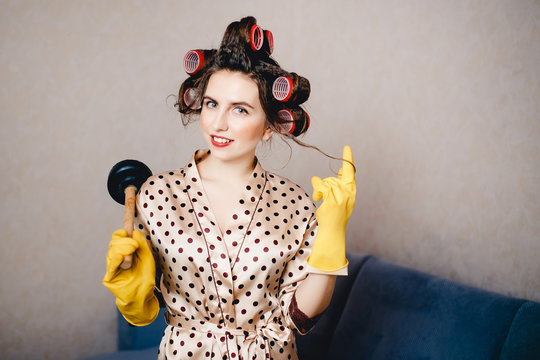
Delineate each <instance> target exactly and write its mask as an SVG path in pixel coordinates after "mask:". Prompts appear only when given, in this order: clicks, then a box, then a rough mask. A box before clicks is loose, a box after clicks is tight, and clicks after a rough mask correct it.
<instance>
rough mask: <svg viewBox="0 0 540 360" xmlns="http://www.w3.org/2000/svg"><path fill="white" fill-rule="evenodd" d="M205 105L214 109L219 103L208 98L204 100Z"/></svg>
mask: <svg viewBox="0 0 540 360" xmlns="http://www.w3.org/2000/svg"><path fill="white" fill-rule="evenodd" d="M204 106H205V107H207V108H209V109H214V108H215V107H217V104H216V102H215V101H214V100H206V101H205V102H204Z"/></svg>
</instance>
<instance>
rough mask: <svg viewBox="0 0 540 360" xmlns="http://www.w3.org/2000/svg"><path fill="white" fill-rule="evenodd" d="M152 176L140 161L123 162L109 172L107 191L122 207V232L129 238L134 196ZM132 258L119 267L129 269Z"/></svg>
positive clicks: (125, 260)
mask: <svg viewBox="0 0 540 360" xmlns="http://www.w3.org/2000/svg"><path fill="white" fill-rule="evenodd" d="M150 176H152V171H150V169H149V168H148V166H146V165H145V164H143V163H142V162H140V161H137V160H123V161H120V162H119V163H117V164H116V165H114V166H113V167H112V169H111V171H110V172H109V178H108V179H107V189H108V190H109V194H110V195H111V197H112V198H113V199H114V200H115V201H116V202H118V203H120V204H122V205H124V230H126V231H127V233H128V235H129V236H131V234H132V233H133V222H134V217H135V195H136V194H137V191H138V190H139V189H140V188H141V185H142V184H143V183H144V182H145V181H146V179H148V178H149V177H150ZM132 262H133V257H132V256H131V255H129V256H126V257H124V261H123V262H122V264H121V265H120V267H121V268H122V269H129V268H130V267H131V263H132Z"/></svg>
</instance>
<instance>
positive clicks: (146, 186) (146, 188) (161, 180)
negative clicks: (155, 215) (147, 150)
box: [139, 169, 185, 197]
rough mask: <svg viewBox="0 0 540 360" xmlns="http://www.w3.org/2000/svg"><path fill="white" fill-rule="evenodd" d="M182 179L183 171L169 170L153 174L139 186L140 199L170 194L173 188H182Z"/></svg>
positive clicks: (183, 176)
mask: <svg viewBox="0 0 540 360" xmlns="http://www.w3.org/2000/svg"><path fill="white" fill-rule="evenodd" d="M184 178H185V173H184V169H176V170H170V171H165V172H162V173H159V174H155V175H152V176H150V177H149V178H148V179H146V181H145V182H144V183H143V184H142V185H141V188H140V191H139V193H140V195H141V197H148V196H156V195H158V194H159V195H161V194H163V193H165V192H170V190H171V189H173V188H175V189H176V190H178V187H179V186H183V184H184Z"/></svg>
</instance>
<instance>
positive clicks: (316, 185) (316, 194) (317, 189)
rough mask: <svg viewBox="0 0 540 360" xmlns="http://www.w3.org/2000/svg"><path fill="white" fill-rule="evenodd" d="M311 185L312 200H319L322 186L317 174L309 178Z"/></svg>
mask: <svg viewBox="0 0 540 360" xmlns="http://www.w3.org/2000/svg"><path fill="white" fill-rule="evenodd" d="M311 185H312V186H313V196H312V197H313V201H319V200H321V198H322V195H323V193H322V187H323V186H324V183H323V181H322V180H321V178H320V177H318V176H313V177H312V178H311Z"/></svg>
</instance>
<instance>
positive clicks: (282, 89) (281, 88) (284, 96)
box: [272, 76, 293, 101]
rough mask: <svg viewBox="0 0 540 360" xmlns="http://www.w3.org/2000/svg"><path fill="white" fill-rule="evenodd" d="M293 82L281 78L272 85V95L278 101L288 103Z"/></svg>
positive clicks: (286, 78) (284, 77) (283, 77)
mask: <svg viewBox="0 0 540 360" xmlns="http://www.w3.org/2000/svg"><path fill="white" fill-rule="evenodd" d="M292 88H293V82H292V80H291V79H290V78H289V77H286V76H280V77H278V78H277V79H276V80H275V81H274V84H273V85H272V95H274V98H275V99H276V100H278V101H288V100H289V99H290V98H291V94H292Z"/></svg>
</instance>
